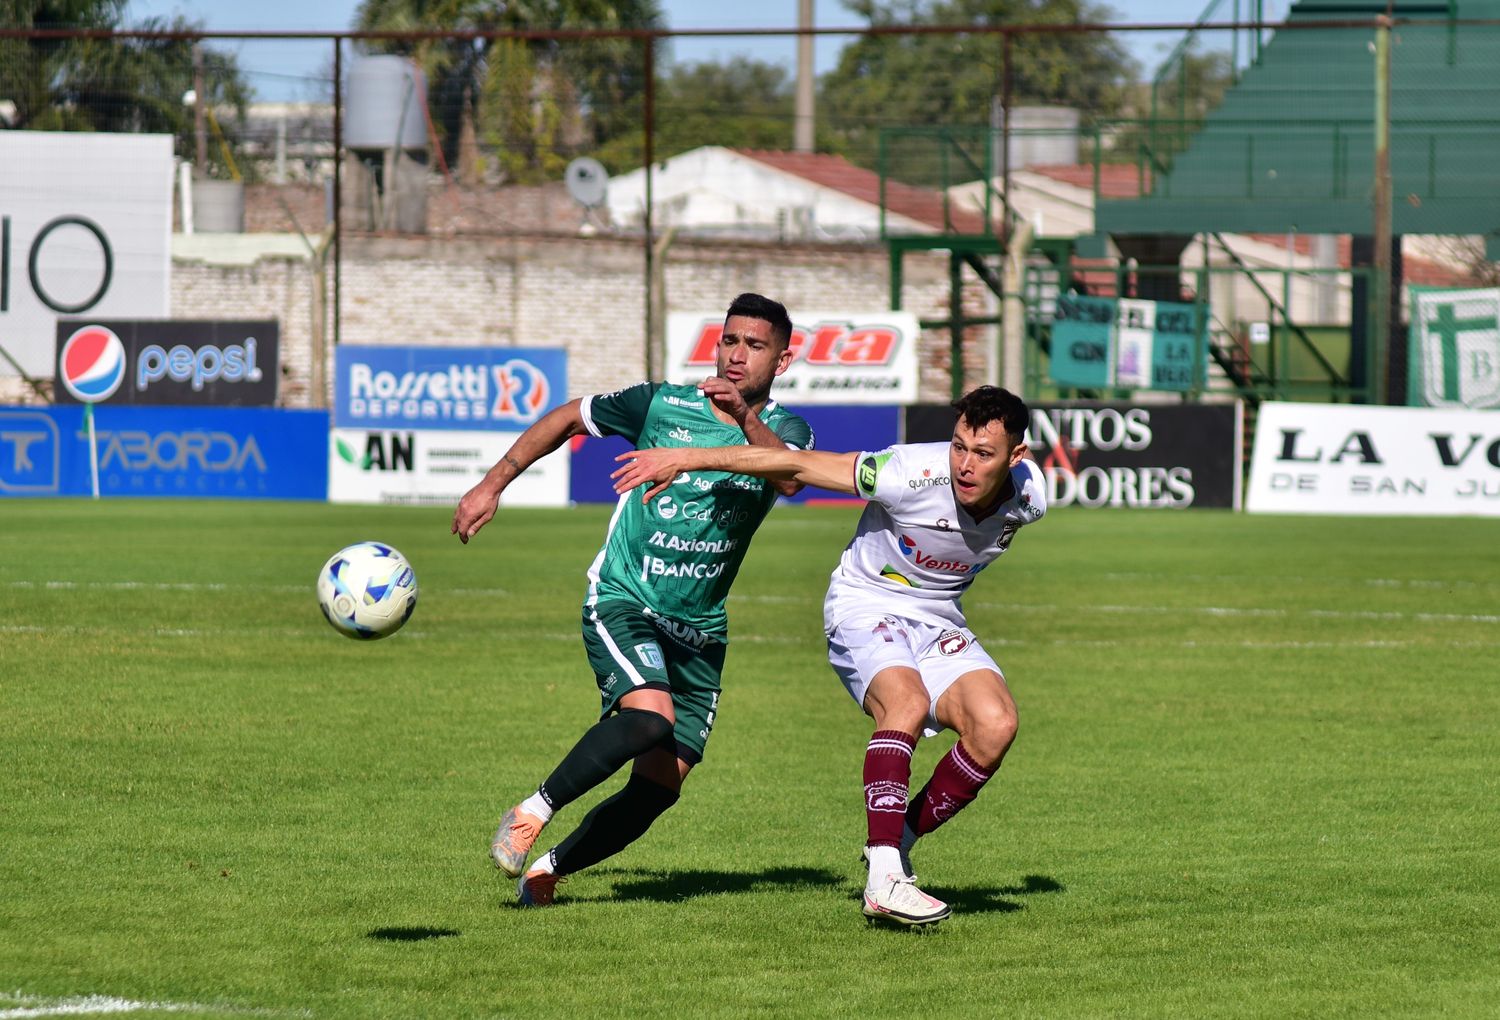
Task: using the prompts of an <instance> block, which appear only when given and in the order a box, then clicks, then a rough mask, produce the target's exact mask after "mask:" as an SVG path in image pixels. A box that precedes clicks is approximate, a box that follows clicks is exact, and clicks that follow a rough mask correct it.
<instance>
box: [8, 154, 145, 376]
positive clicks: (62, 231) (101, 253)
mask: <svg viewBox="0 0 1500 1020" xmlns="http://www.w3.org/2000/svg"><path fill="white" fill-rule="evenodd" d="M171 237H172V137H171V136H170V135H135V134H89V133H85V132H56V133H53V132H46V131H0V343H3V344H4V346H5V349H6V351H7V352H9V354H10V355H11V357H13V358H15V360H16V363H17V364H18V365H20V368H21V371H23V372H25V373H26V374H27V375H30V376H34V377H37V378H42V379H49V378H51V377H52V372H53V366H54V365H55V364H56V359H55V354H56V351H55V349H54V346H53V338H54V337H55V336H56V334H57V320H58V318H59V317H61V316H77V315H90V316H95V317H98V318H103V319H120V318H165V317H166V316H167V315H169V314H171V307H170V297H169V289H168V288H169V283H170V279H171ZM13 371H14V369H13V367H12V366H11V365H10V364H9V362H5V361H0V373H5V374H10V373H12V372H13Z"/></svg>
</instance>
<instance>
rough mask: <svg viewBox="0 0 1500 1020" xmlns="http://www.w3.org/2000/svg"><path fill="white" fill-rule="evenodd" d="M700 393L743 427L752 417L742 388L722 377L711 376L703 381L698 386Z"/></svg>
mask: <svg viewBox="0 0 1500 1020" xmlns="http://www.w3.org/2000/svg"><path fill="white" fill-rule="evenodd" d="M698 392H699V393H702V394H703V395H704V396H705V397H707V398H708V399H709V400H712V401H713V403H714V406H715V407H717V408H718V409H719V410H721V411H723V412H724V413H725V414H727V415H729V417H731V418H733V419H734V420H735V421H737V422H739V423H740V424H741V425H743V424H744V423H745V419H746V418H748V417H749V416H750V405H749V404H747V403H745V395H744V394H743V393H741V392H740V388H739V387H738V386H736V385H735V384H734V382H733V381H731V380H729V379H726V378H724V377H723V376H722V375H711V376H709V377H708V378H707V379H705V380H703V381H702V382H701V383H699V384H698Z"/></svg>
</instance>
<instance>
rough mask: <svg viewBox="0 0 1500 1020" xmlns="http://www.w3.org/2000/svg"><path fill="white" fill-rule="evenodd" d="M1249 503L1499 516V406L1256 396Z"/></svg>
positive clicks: (1278, 509)
mask: <svg viewBox="0 0 1500 1020" xmlns="http://www.w3.org/2000/svg"><path fill="white" fill-rule="evenodd" d="M1246 509H1247V510H1249V511H1250V512H1251V513H1309V514H1403V515H1423V516H1437V515H1446V516H1454V515H1465V514H1475V515H1493V516H1500V413H1496V412H1493V411H1463V410H1447V409H1438V408H1414V407H1366V406H1360V405H1356V404H1286V403H1266V404H1262V405H1261V406H1260V411H1259V413H1258V414H1257V416H1256V421H1255V451H1254V453H1253V454H1252V455H1251V459H1250V491H1249V494H1248V497H1247V499H1246Z"/></svg>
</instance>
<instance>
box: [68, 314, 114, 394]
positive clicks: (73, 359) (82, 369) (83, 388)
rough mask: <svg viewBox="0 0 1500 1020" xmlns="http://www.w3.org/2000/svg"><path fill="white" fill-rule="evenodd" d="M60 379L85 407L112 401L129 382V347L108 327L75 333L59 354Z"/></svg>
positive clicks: (95, 327) (85, 329)
mask: <svg viewBox="0 0 1500 1020" xmlns="http://www.w3.org/2000/svg"><path fill="white" fill-rule="evenodd" d="M57 378H58V380H59V381H60V382H61V383H62V384H63V387H64V388H65V389H66V390H67V391H68V392H69V393H71V394H72V395H73V397H74V399H76V400H81V401H82V402H84V403H85V404H96V403H98V402H99V401H101V400H108V399H109V398H110V397H112V396H114V392H115V390H117V389H119V388H120V383H121V382H123V381H124V380H125V345H124V344H123V343H121V342H120V338H119V337H117V336H115V334H114V331H113V330H111V329H106V328H105V327H104V326H96V325H90V326H84V327H82V328H81V329H78V330H75V331H74V333H73V335H72V336H70V337H68V339H67V341H66V342H65V343H64V344H63V348H62V352H61V353H60V354H59V355H58V358H57Z"/></svg>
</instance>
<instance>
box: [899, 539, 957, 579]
mask: <svg viewBox="0 0 1500 1020" xmlns="http://www.w3.org/2000/svg"><path fill="white" fill-rule="evenodd" d="M900 545H901V553H902V555H904V556H905V557H906V558H907V559H909V560H911V561H912V562H914V563H916V565H917V566H919V567H925V568H926V569H928V570H937V571H941V572H943V573H945V574H967V573H969V572H970V571H971V570H973V569H974V565H973V564H972V563H965V562H963V561H962V560H940V559H938V558H937V557H935V556H929V555H927V554H926V553H924V552H923V551H922V550H921V549H918V548H917V542H916V540H915V539H914V538H912V537H911V536H910V535H902V536H901V541H900Z"/></svg>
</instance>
